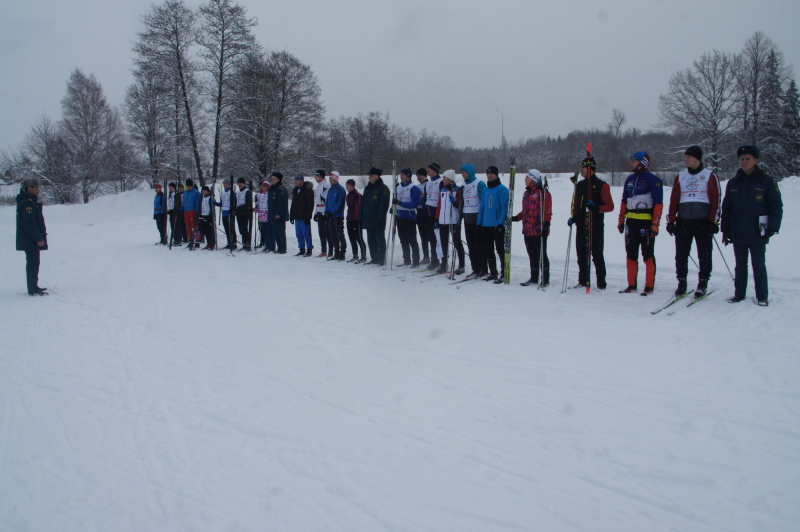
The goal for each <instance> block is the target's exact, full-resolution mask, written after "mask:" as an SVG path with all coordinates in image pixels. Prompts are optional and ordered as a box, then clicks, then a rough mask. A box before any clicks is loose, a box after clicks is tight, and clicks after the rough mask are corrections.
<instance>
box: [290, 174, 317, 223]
mask: <svg viewBox="0 0 800 532" xmlns="http://www.w3.org/2000/svg"><path fill="white" fill-rule="evenodd" d="M313 216H314V185H312V184H311V181H305V182H304V183H303V185H302V186H301V187H300V188H299V189H298V187H294V188H293V189H292V208H291V211H290V213H289V218H290V219H291V220H292V221H294V220H305V221H306V222H310V221H311V218H312V217H313Z"/></svg>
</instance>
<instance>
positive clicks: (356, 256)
mask: <svg viewBox="0 0 800 532" xmlns="http://www.w3.org/2000/svg"><path fill="white" fill-rule="evenodd" d="M347 262H358V255H353V258H352V259H350V260H348V261H347Z"/></svg>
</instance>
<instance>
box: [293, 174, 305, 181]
mask: <svg viewBox="0 0 800 532" xmlns="http://www.w3.org/2000/svg"><path fill="white" fill-rule="evenodd" d="M294 180H295V181H305V180H306V177H305V176H304V175H303V174H297V175H296V176H294Z"/></svg>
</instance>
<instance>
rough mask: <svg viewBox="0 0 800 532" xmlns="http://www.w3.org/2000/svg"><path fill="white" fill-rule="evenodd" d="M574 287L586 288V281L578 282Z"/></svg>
mask: <svg viewBox="0 0 800 532" xmlns="http://www.w3.org/2000/svg"><path fill="white" fill-rule="evenodd" d="M572 288H586V283H578V284H576V285H575V286H573V287H572ZM633 291H634V292H635V291H636V288H635V287H634V289H633ZM621 293H622V291H620V294H621Z"/></svg>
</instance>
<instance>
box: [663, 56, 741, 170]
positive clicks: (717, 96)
mask: <svg viewBox="0 0 800 532" xmlns="http://www.w3.org/2000/svg"><path fill="white" fill-rule="evenodd" d="M738 72H739V65H738V60H737V58H736V56H733V55H731V54H726V53H723V52H719V51H716V50H715V51H713V52H711V53H709V54H703V56H702V57H701V58H700V59H699V60H698V61H695V62H694V65H693V66H692V68H687V69H685V70H681V71H679V72H677V73H675V74H673V75H672V77H671V78H670V80H669V89H668V91H667V93H666V94H663V95H661V96H659V105H658V109H659V115H660V117H661V124H662V125H663V126H665V127H668V128H670V129H672V130H673V131H675V132H676V133H683V134H686V135H687V137H688V138H690V139H692V141H693V142H696V143H697V144H700V145H702V146H704V147H705V148H706V150H707V156H706V157H707V159H708V161H709V166H710V167H711V168H715V169H716V168H718V167H719V164H720V162H721V161H722V160H723V159H724V157H725V155H724V153H725V152H726V149H727V148H728V145H729V143H730V142H732V141H733V140H734V139H735V137H736V134H737V133H738V128H739V126H740V124H741V121H740V110H741V106H740V97H739V91H738V86H737V74H738Z"/></svg>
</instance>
